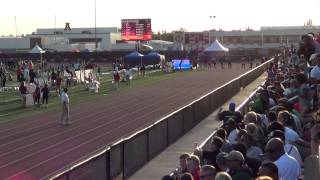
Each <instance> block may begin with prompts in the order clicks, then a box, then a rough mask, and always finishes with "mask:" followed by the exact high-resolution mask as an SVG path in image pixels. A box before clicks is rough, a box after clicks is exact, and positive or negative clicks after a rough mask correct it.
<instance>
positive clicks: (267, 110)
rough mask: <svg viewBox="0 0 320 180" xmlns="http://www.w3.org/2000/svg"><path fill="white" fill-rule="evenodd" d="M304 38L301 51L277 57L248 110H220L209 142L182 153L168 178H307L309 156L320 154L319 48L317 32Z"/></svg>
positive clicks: (277, 179)
mask: <svg viewBox="0 0 320 180" xmlns="http://www.w3.org/2000/svg"><path fill="white" fill-rule="evenodd" d="M302 40H303V42H302V44H301V45H300V48H299V49H298V50H297V51H296V50H291V51H290V52H289V53H290V54H288V53H286V55H285V53H283V54H281V55H279V56H276V57H275V59H274V61H273V63H271V64H270V66H269V68H268V71H267V73H268V75H267V80H266V82H265V84H264V85H261V86H259V88H258V91H257V93H256V95H255V96H254V97H253V98H252V99H251V100H250V103H249V112H246V113H245V114H241V113H240V112H238V111H236V108H235V104H234V103H230V105H229V109H228V110H225V111H222V110H220V111H219V113H218V116H217V120H219V121H221V122H223V123H222V126H221V127H220V128H219V129H218V130H217V131H216V133H215V135H214V136H213V137H212V138H211V140H210V143H207V144H206V146H205V147H202V148H199V147H196V148H195V150H194V152H193V153H192V154H188V153H184V154H182V155H181V156H180V158H179V161H180V163H179V168H177V169H176V170H175V171H174V173H173V174H171V176H164V177H163V179H193V180H200V179H201V180H214V179H215V180H231V179H233V180H251V179H257V180H261V179H263V180H272V179H273V180H297V179H303V177H304V175H303V173H302V172H303V168H304V160H305V159H306V158H307V157H309V156H314V157H318V158H319V143H320V111H318V110H319V108H318V99H319V98H318V96H319V95H320V88H319V87H320V86H319V85H318V84H319V83H320V54H314V53H320V52H319V43H318V42H316V40H315V39H314V38H313V35H312V34H308V35H305V36H303V39H302ZM309 65H314V66H313V67H312V66H311V67H310V66H309Z"/></svg>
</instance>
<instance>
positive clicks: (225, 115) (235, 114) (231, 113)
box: [217, 102, 243, 124]
mask: <svg viewBox="0 0 320 180" xmlns="http://www.w3.org/2000/svg"><path fill="white" fill-rule="evenodd" d="M229 118H233V119H234V120H235V122H236V123H237V124H238V123H241V121H242V119H243V116H242V114H241V113H240V112H239V111H236V104H235V103H233V102H231V103H230V104H229V109H228V110H225V111H222V109H219V112H218V118H217V119H218V120H220V121H223V122H224V123H225V122H226V121H227V120H228V119H229Z"/></svg>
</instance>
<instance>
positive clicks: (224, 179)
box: [215, 172, 232, 180]
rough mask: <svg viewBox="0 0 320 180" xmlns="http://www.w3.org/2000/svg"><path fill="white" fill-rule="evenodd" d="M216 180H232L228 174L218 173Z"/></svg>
mask: <svg viewBox="0 0 320 180" xmlns="http://www.w3.org/2000/svg"><path fill="white" fill-rule="evenodd" d="M215 180H232V178H231V176H230V175H229V174H228V173H226V172H218V173H217V175H216V177H215Z"/></svg>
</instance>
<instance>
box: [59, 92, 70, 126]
mask: <svg viewBox="0 0 320 180" xmlns="http://www.w3.org/2000/svg"><path fill="white" fill-rule="evenodd" d="M69 101H70V99H69V96H68V88H64V89H63V92H62V93H61V103H62V114H61V119H60V124H61V125H70V124H71V121H70V117H69V110H70V109H69Z"/></svg>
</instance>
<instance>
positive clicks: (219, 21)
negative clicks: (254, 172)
mask: <svg viewBox="0 0 320 180" xmlns="http://www.w3.org/2000/svg"><path fill="white" fill-rule="evenodd" d="M96 3H97V6H96V7H97V11H96V13H97V27H119V28H120V26H121V19H126V18H131V19H134V18H151V23H152V30H153V31H154V32H158V31H167V32H170V31H172V30H179V29H180V28H185V29H186V30H187V31H204V30H209V29H212V28H215V29H223V30H239V29H242V30H244V29H245V28H246V27H250V28H252V29H255V30H258V29H259V28H260V27H261V26H302V25H303V24H304V23H305V22H306V21H307V20H308V19H312V21H313V24H314V25H320V16H319V15H317V13H319V9H320V0H303V1H301V0H196V1H195V0H158V1H154V0H96ZM304 4H307V5H308V6H309V7H308V8H305V6H304ZM1 7H2V8H1V11H0V35H9V34H12V35H15V33H16V28H15V17H16V24H17V34H18V35H21V34H31V33H32V32H34V31H36V29H37V28H54V27H55V19H56V27H57V28H64V26H65V23H66V22H69V23H70V26H71V28H81V27H94V25H95V23H94V17H95V16H94V15H95V4H94V0H3V1H1ZM210 16H216V18H209V17H210ZM55 17H56V18H55Z"/></svg>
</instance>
